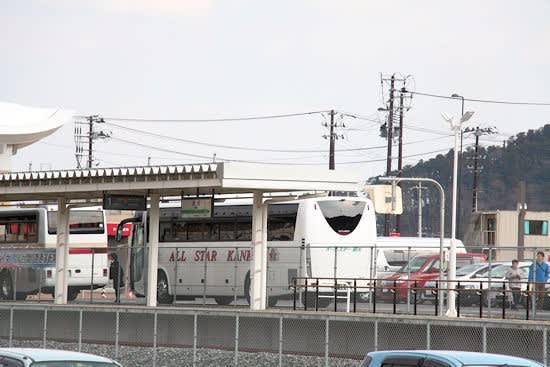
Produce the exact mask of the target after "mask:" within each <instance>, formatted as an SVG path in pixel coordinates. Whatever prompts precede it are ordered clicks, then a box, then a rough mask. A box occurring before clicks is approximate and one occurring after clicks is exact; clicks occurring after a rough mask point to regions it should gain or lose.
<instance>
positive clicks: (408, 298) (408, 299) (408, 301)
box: [407, 246, 411, 314]
mask: <svg viewBox="0 0 550 367" xmlns="http://www.w3.org/2000/svg"><path fill="white" fill-rule="evenodd" d="M410 261H411V247H410V246H409V247H408V248H407V264H408V263H410ZM407 269H408V271H407V314H410V313H411V281H410V279H411V267H410V266H407Z"/></svg>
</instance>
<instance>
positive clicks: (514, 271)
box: [504, 260, 521, 310]
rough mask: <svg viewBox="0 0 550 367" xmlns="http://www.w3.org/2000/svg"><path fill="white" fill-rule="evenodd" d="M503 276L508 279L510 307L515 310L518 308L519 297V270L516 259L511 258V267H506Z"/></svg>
mask: <svg viewBox="0 0 550 367" xmlns="http://www.w3.org/2000/svg"><path fill="white" fill-rule="evenodd" d="M504 278H505V279H506V280H507V281H508V285H509V287H510V290H511V291H512V299H513V301H512V309H514V310H515V309H517V308H518V305H519V304H520V298H521V272H520V270H519V262H518V261H517V260H512V267H511V268H510V269H508V271H507V272H506V274H505V275H504Z"/></svg>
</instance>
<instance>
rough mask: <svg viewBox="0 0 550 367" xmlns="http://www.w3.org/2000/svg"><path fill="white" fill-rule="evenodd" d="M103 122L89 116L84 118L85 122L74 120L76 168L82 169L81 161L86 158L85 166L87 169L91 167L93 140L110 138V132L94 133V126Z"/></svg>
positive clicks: (95, 116)
mask: <svg viewBox="0 0 550 367" xmlns="http://www.w3.org/2000/svg"><path fill="white" fill-rule="evenodd" d="M104 122H105V120H103V118H102V117H99V116H98V115H90V116H87V117H86V118H85V121H81V120H76V121H75V122H74V125H75V126H74V141H75V157H76V164H77V168H83V164H82V160H83V158H84V157H86V164H85V166H86V167H87V168H92V167H93V164H94V140H96V139H106V138H108V137H110V136H111V134H110V132H106V131H102V130H100V131H95V124H98V123H104ZM86 130H87V132H86ZM86 146H87V147H86Z"/></svg>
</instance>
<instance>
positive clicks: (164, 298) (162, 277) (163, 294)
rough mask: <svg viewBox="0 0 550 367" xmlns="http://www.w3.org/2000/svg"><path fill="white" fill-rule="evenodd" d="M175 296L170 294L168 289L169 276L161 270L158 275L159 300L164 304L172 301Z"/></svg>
mask: <svg viewBox="0 0 550 367" xmlns="http://www.w3.org/2000/svg"><path fill="white" fill-rule="evenodd" d="M173 300H174V297H173V296H171V295H170V292H169V289H168V278H167V277H166V274H165V273H164V272H163V271H162V270H159V272H158V276H157V302H158V303H162V304H168V303H172V301H173Z"/></svg>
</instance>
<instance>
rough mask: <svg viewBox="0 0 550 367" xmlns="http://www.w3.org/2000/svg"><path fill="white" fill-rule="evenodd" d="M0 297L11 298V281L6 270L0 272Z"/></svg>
mask: <svg viewBox="0 0 550 367" xmlns="http://www.w3.org/2000/svg"><path fill="white" fill-rule="evenodd" d="M0 299H4V300H13V282H12V279H11V274H10V272H9V271H8V270H5V269H4V270H3V271H2V272H0Z"/></svg>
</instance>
